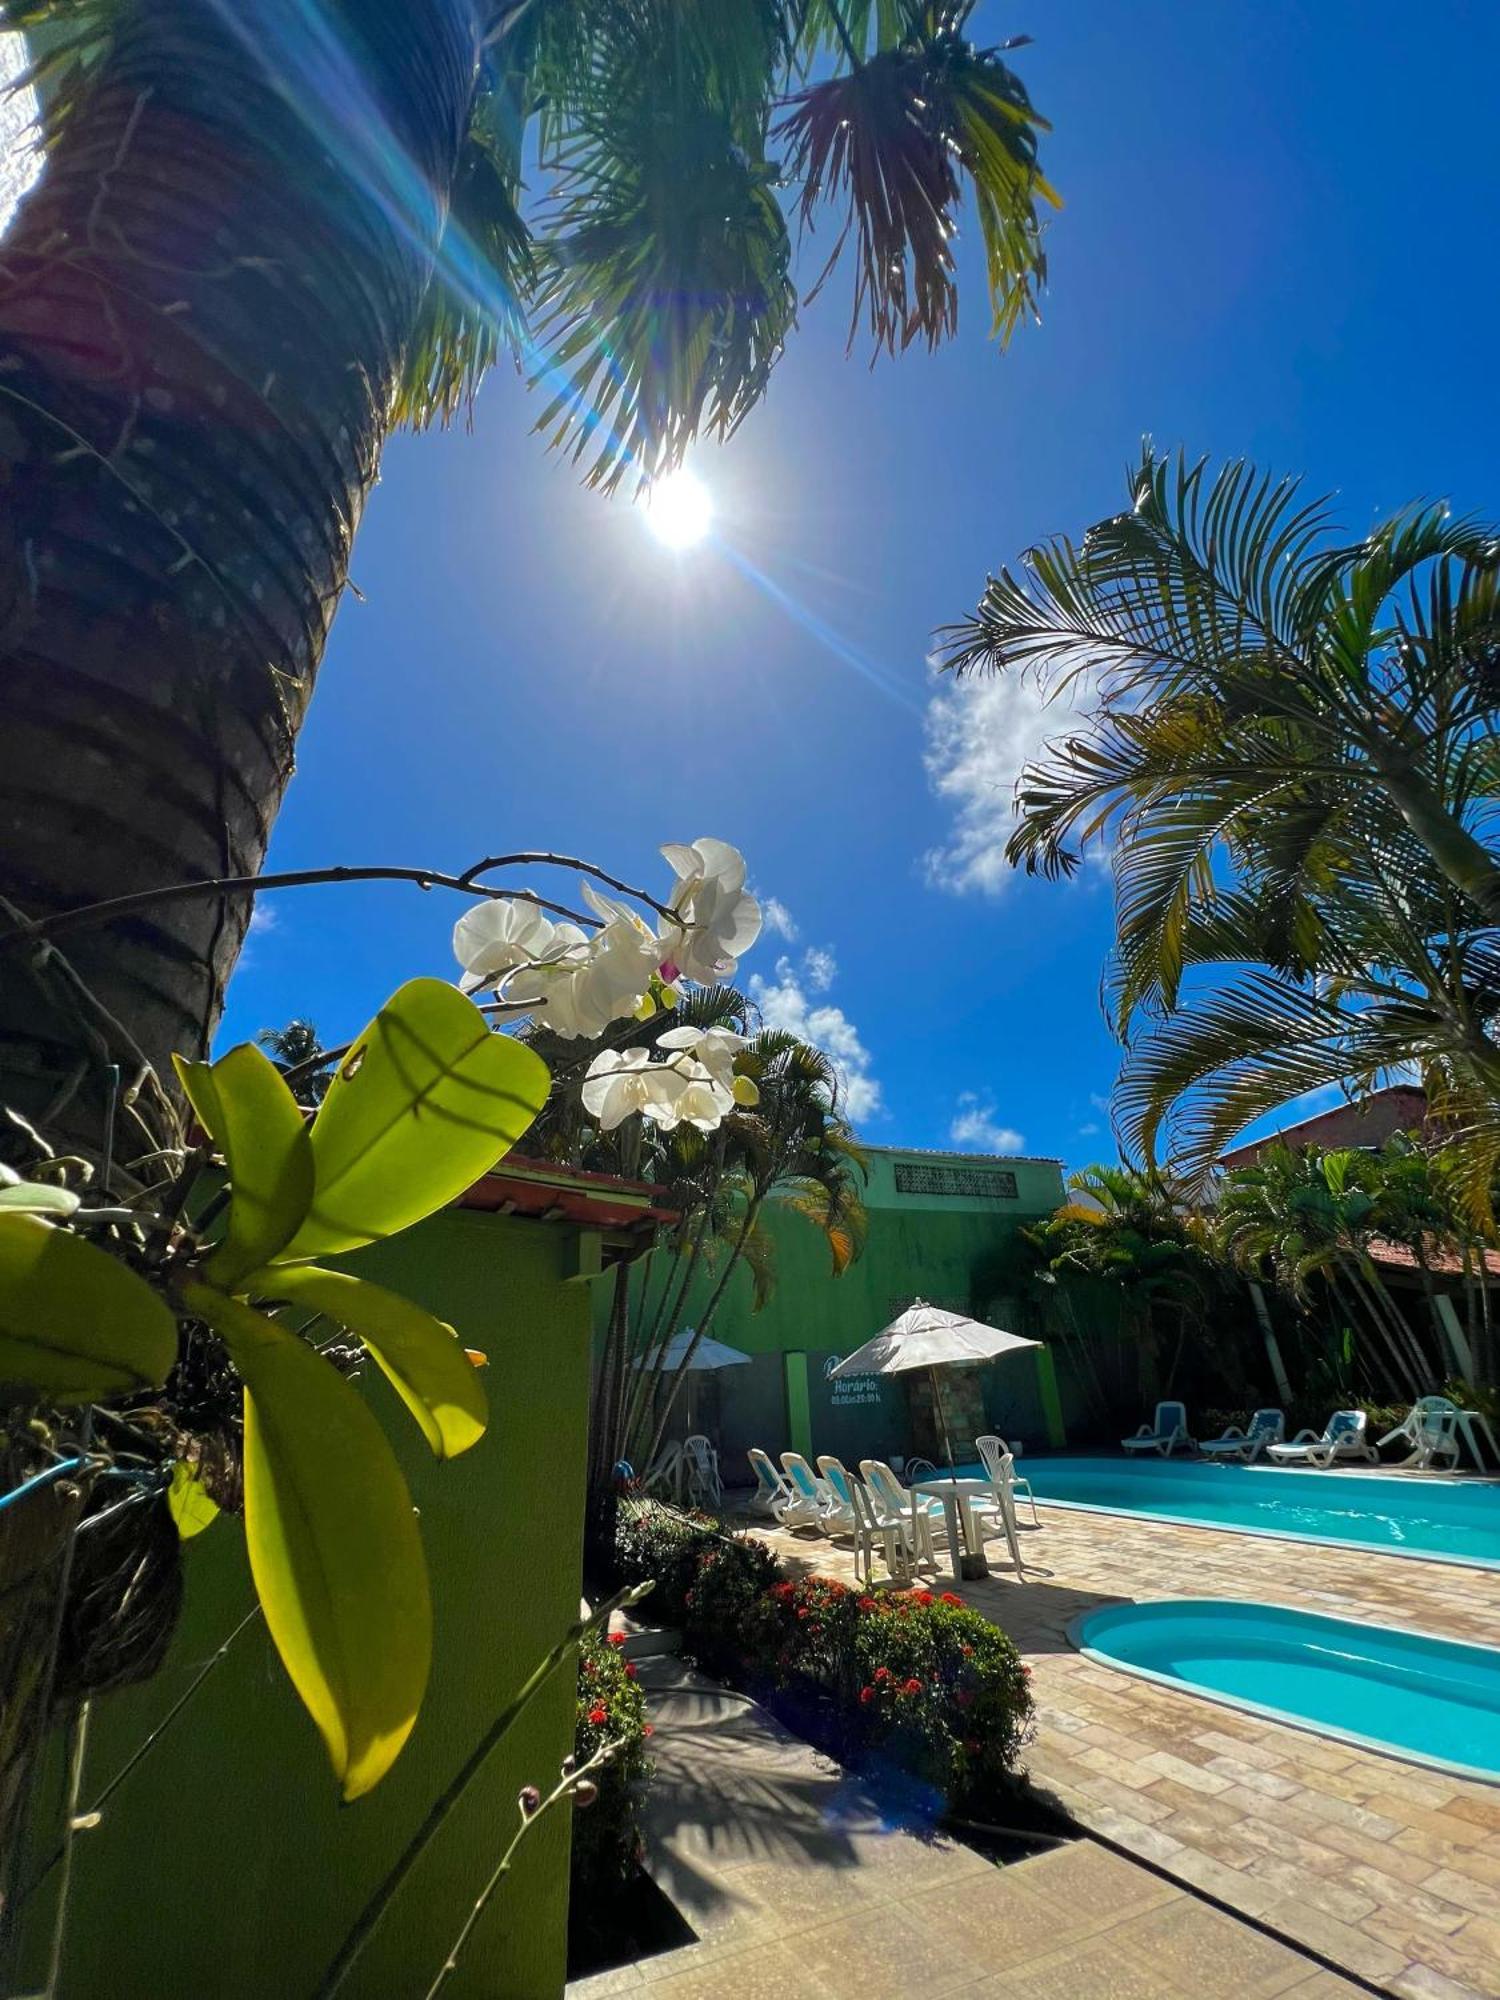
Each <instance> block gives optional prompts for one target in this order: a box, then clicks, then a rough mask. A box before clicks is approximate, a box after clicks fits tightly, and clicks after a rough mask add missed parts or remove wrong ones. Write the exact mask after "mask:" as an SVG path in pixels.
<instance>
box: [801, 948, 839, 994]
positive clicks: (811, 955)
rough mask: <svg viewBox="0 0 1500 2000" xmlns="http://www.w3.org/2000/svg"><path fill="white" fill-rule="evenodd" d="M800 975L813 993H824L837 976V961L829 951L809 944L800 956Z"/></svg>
mask: <svg viewBox="0 0 1500 2000" xmlns="http://www.w3.org/2000/svg"><path fill="white" fill-rule="evenodd" d="M802 974H803V977H804V978H805V979H806V981H807V983H808V985H809V986H810V987H811V988H812V990H813V991H814V993H826V992H827V991H828V989H829V987H830V986H832V984H833V982H834V980H835V979H837V978H838V976H839V965H838V960H837V959H836V958H835V957H834V955H833V953H832V952H831V951H824V950H823V949H822V948H821V946H819V945H815V944H810V945H809V946H808V947H807V950H806V951H805V952H803V954H802Z"/></svg>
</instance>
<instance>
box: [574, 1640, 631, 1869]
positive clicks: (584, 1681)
mask: <svg viewBox="0 0 1500 2000" xmlns="http://www.w3.org/2000/svg"><path fill="white" fill-rule="evenodd" d="M633 1668H634V1663H633V1662H632V1661H628V1660H626V1659H625V1657H624V1655H623V1653H622V1652H621V1651H620V1648H619V1647H618V1646H617V1645H615V1644H614V1643H612V1642H610V1641H606V1640H605V1638H604V1637H603V1635H602V1634H600V1633H598V1632H591V1633H589V1635H588V1637H587V1638H586V1639H585V1640H584V1641H583V1643H582V1645H581V1646H580V1647H579V1649H578V1719H577V1723H576V1726H575V1729H574V1735H573V1755H574V1757H575V1758H576V1759H577V1760H578V1762H579V1763H580V1764H583V1763H586V1762H587V1761H588V1759H589V1758H590V1757H592V1756H593V1754H594V1752H595V1751H596V1750H598V1749H600V1748H602V1746H603V1745H604V1744H606V1743H618V1742H621V1741H623V1743H624V1748H623V1749H621V1750H618V1751H617V1752H616V1753H615V1755H614V1756H613V1757H612V1758H611V1759H610V1760H609V1762H608V1763H607V1764H604V1765H602V1766H601V1767H600V1768H599V1770H597V1771H596V1772H594V1774H593V1777H594V1782H595V1784H596V1785H597V1786H598V1788H599V1795H598V1797H597V1798H596V1799H595V1800H594V1803H593V1804H592V1805H591V1806H587V1807H584V1808H581V1809H578V1810H576V1811H575V1812H574V1815H573V1876H572V1881H573V1894H574V1896H575V1897H578V1896H591V1895H593V1894H595V1893H600V1892H608V1891H609V1890H610V1889H613V1888H614V1887H616V1886H617V1885H618V1884H619V1883H620V1882H621V1881H623V1879H624V1878H625V1876H626V1875H627V1874H628V1873H629V1871H630V1869H631V1868H632V1866H633V1865H634V1864H635V1862H636V1861H637V1860H638V1859H639V1856H640V1848H641V1835H640V1824H639V1812H640V1799H641V1793H642V1792H643V1790H644V1789H645V1782H646V1780H647V1778H649V1777H650V1775H651V1759H650V1757H649V1755H648V1754H647V1751H646V1738H647V1737H648V1736H649V1735H650V1733H651V1727H650V1724H649V1723H648V1722H647V1721H646V1697H645V1696H644V1695H643V1694H642V1693H641V1691H640V1689H639V1688H638V1687H637V1686H636V1684H635V1673H634V1670H633Z"/></svg>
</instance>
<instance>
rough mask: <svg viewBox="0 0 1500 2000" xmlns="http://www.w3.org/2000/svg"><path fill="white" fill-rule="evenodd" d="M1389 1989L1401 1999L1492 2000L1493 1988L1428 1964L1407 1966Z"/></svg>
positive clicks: (1398, 1974)
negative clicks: (1470, 1983)
mask: <svg viewBox="0 0 1500 2000" xmlns="http://www.w3.org/2000/svg"><path fill="white" fill-rule="evenodd" d="M1298 1991H1299V1992H1300V1988H1299V1989H1298ZM1391 1991H1392V1992H1393V1993H1399V1994H1400V1995H1401V2000H1494V1993H1493V1989H1491V1990H1490V1991H1489V1992H1485V1993H1481V1992H1480V1990H1479V1988H1478V1987H1477V1986H1465V1985H1462V1984H1460V1982H1459V1981H1458V1980H1456V1979H1449V1978H1448V1977H1447V1976H1446V1974H1444V1973H1441V1972H1437V1971H1434V1969H1433V1968H1432V1967H1431V1966H1430V1965H1409V1966H1407V1968H1406V1970H1405V1971H1404V1972H1398V1973H1397V1974H1396V1977H1395V1978H1394V1979H1393V1980H1392V1981H1391Z"/></svg>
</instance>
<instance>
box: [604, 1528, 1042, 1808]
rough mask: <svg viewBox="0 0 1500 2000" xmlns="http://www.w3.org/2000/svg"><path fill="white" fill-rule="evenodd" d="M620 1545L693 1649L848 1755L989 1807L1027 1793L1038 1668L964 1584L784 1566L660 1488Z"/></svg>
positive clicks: (623, 1564)
mask: <svg viewBox="0 0 1500 2000" xmlns="http://www.w3.org/2000/svg"><path fill="white" fill-rule="evenodd" d="M618 1548H619V1560H620V1569H621V1575H622V1580H623V1581H626V1582H636V1581H640V1580H643V1579H644V1578H646V1577H655V1578H656V1590H655V1591H654V1592H653V1593H652V1597H651V1598H650V1599H649V1600H648V1604H649V1607H650V1609H651V1610H652V1613H653V1615H654V1617H656V1618H657V1619H659V1620H660V1621H661V1622H662V1623H664V1624H675V1625H677V1626H679V1627H680V1628H681V1631H682V1636H683V1646H684V1650H685V1651H686V1652H688V1653H689V1654H690V1655H691V1657H693V1658H694V1659H696V1660H697V1661H699V1662H700V1663H701V1664H702V1665H703V1666H705V1667H707V1668H708V1669H710V1670H711V1671H712V1672H714V1673H715V1674H717V1675H718V1676H719V1677H720V1678H722V1679H724V1680H728V1681H731V1682H733V1683H735V1684H736V1685H738V1686H740V1687H743V1688H745V1689H746V1690H747V1691H748V1692H750V1693H751V1694H753V1695H755V1696H756V1697H757V1698H758V1699H760V1700H763V1701H765V1702H766V1703H767V1704H768V1705H769V1706H770V1707H771V1708H772V1709H773V1711H775V1712H776V1713H778V1714H780V1715H781V1716H783V1717H784V1718H785V1719H786V1720H787V1721H789V1722H790V1723H791V1724H792V1726H794V1727H795V1728H796V1729H798V1731H799V1732H800V1733H801V1734H803V1735H805V1736H808V1737H810V1738H811V1739H812V1740H813V1741H815V1742H818V1743H820V1744H821V1746H822V1747H824V1748H826V1749H828V1750H829V1751H830V1752H831V1753H832V1754H833V1755H835V1756H836V1757H838V1758H839V1759H840V1761H842V1762H844V1763H846V1764H851V1765H854V1766H856V1767H858V1768H862V1769H867V1770H876V1769H882V1768H884V1769H895V1770H899V1771H900V1772H902V1773H904V1774H905V1775H906V1776H907V1777H909V1778H912V1779H915V1780H916V1781H918V1783H919V1784H921V1785H923V1786H925V1787H928V1788H930V1789H931V1791H932V1792H933V1793H934V1794H935V1795H936V1798H937V1800H938V1802H939V1804H940V1806H941V1807H942V1808H943V1809H946V1810H950V1811H956V1812H961V1813H965V1814H969V1815H973V1816H975V1817H979V1818H982V1817H983V1816H984V1814H985V1813H986V1811H988V1810H990V1809H992V1808H993V1807H994V1806H995V1805H996V1804H997V1803H998V1802H999V1801H1000V1800H1001V1799H1002V1798H1003V1797H1004V1796H1005V1795H1006V1794H1008V1793H1010V1792H1013V1791H1014V1788H1015V1784H1016V1763H1017V1759H1018V1757H1019V1755H1020V1752H1021V1750H1022V1748H1023V1746H1024V1745H1025V1743H1026V1741H1027V1740H1028V1737H1029V1734H1030V1729H1031V1722H1032V1704H1031V1693H1030V1689H1029V1687H1028V1685H1027V1683H1028V1679H1029V1670H1028V1669H1027V1668H1026V1667H1025V1666H1023V1665H1022V1663H1021V1660H1020V1657H1019V1655H1018V1654H1017V1652H1016V1649H1015V1646H1014V1645H1013V1644H1012V1642H1011V1641H1010V1639H1008V1638H1007V1637H1006V1635H1005V1634H1004V1633H1003V1632H1002V1631H1001V1630H1000V1629H999V1628H998V1626H995V1625H992V1624H991V1623H990V1621H989V1620H988V1619H987V1618H984V1617H982V1616H981V1615H980V1614H979V1613H978V1612H977V1611H971V1610H969V1609H968V1607H967V1606H966V1605H965V1604H964V1602H963V1600H962V1599H961V1598H959V1597H957V1596H955V1595H954V1594H953V1593H951V1592H943V1593H942V1594H941V1595H934V1594H933V1592H932V1591H930V1590H910V1591H895V1590H885V1591H879V1592H864V1591H860V1590H854V1589H851V1588H849V1586H848V1585H846V1584H843V1583H840V1582H838V1581H836V1580H834V1579H832V1578H827V1577H816V1576H813V1577H803V1578H800V1579H796V1580H793V1579H790V1578H786V1577H782V1576H781V1574H780V1569H779V1565H778V1564H777V1562H776V1559H775V1557H774V1555H773V1554H772V1553H771V1551H770V1550H769V1549H768V1548H767V1547H766V1546H765V1544H764V1543H763V1542H760V1541H757V1540H755V1539H753V1538H749V1537H745V1536H739V1535H730V1534H727V1533H726V1532H725V1531H724V1530H723V1529H722V1528H721V1527H720V1526H719V1525H718V1524H717V1523H716V1522H714V1521H713V1520H711V1519H710V1518H709V1517H708V1516H706V1515H683V1514H678V1513H675V1512H673V1511H672V1510H670V1509H667V1508H663V1507H657V1506H654V1505H652V1504H651V1503H650V1502H645V1503H640V1502H637V1503H632V1504H630V1505H629V1506H627V1507H626V1508H624V1509H622V1511H621V1518H620V1527H619V1541H618Z"/></svg>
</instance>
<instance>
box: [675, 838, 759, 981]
mask: <svg viewBox="0 0 1500 2000" xmlns="http://www.w3.org/2000/svg"><path fill="white" fill-rule="evenodd" d="M662 854H663V855H664V857H665V858H666V861H667V864H668V866H669V867H670V868H671V870H672V872H673V874H674V875H675V876H676V877H677V886H676V888H675V889H674V890H673V891H672V896H671V901H670V905H669V907H670V908H671V911H672V918H673V921H672V922H671V923H670V924H669V925H668V926H667V928H666V930H665V932H664V933H663V938H662V944H663V948H664V956H665V957H666V959H667V961H668V969H667V970H666V971H665V972H664V975H663V976H664V977H666V978H668V979H672V978H675V977H676V976H677V974H678V973H681V974H682V975H683V976H684V977H685V978H688V979H695V980H697V981H698V983H699V984H700V985H702V986H708V985H711V984H712V983H713V981H714V980H716V979H727V978H729V977H730V976H731V974H733V973H734V971H735V970H736V968H737V966H738V963H739V960H740V959H741V957H742V956H743V955H744V954H745V953H746V952H747V951H748V950H749V949H750V947H751V945H753V944H754V942H755V940H756V939H757V938H758V937H759V936H760V922H761V918H760V905H759V903H757V902H756V900H755V898H754V897H753V896H751V895H748V894H747V893H746V891H745V857H744V855H743V854H741V853H740V851H739V849H738V848H737V847H731V846H730V845H729V843H728V841H725V840H709V839H703V840H695V841H694V842H693V843H692V845H691V846H683V845H682V844H680V843H672V844H669V845H668V846H666V847H664V848H663V849H662Z"/></svg>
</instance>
